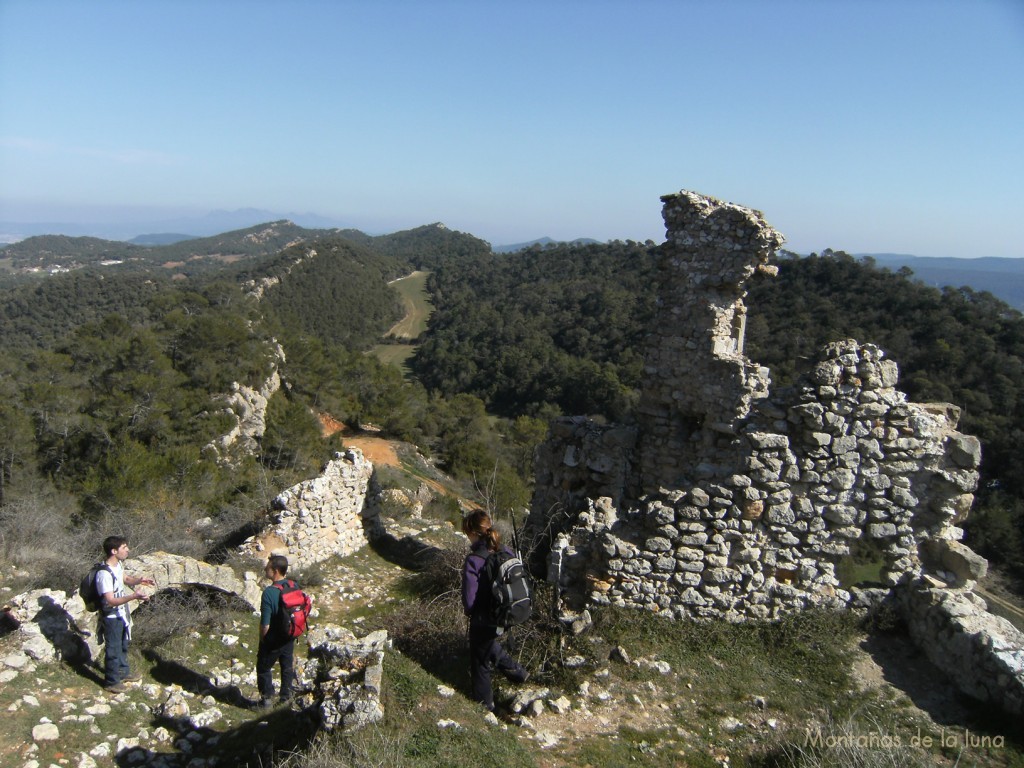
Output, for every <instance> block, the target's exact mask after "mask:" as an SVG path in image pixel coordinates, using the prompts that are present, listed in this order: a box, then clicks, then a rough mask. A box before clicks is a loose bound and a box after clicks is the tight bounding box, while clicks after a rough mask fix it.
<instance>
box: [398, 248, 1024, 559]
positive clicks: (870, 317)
mask: <svg viewBox="0 0 1024 768" xmlns="http://www.w3.org/2000/svg"><path fill="white" fill-rule="evenodd" d="M655 257H656V254H655V251H654V249H652V248H650V247H647V246H641V245H639V244H636V243H611V244H608V245H606V246H582V247H579V246H568V245H563V246H558V247H554V248H531V249H529V250H527V251H523V252H520V253H514V254H509V255H500V256H498V255H495V256H490V257H488V258H487V259H482V260H475V261H474V262H473V272H472V274H469V271H468V269H467V267H466V266H460V265H458V264H457V263H456V262H451V263H449V264H447V265H444V266H441V267H439V268H438V269H437V271H436V272H435V274H434V276H433V278H432V280H431V281H430V282H429V283H428V289H429V290H430V291H431V292H432V296H433V300H434V302H435V304H436V310H435V313H434V315H433V317H432V319H431V327H430V331H429V333H428V338H427V341H426V343H424V345H423V346H422V347H421V349H420V351H419V353H418V354H417V356H416V358H415V361H414V369H415V371H416V373H417V375H418V376H419V377H420V379H421V380H422V381H423V382H424V383H425V384H426V385H427V386H428V387H431V388H434V389H437V390H439V391H441V392H444V393H454V392H469V393H471V394H474V395H476V396H477V397H480V398H482V399H483V400H484V401H485V402H486V403H487V404H488V406H489V407H490V408H492V409H494V410H496V411H498V412H501V413H517V412H523V411H526V412H530V413H550V412H551V411H552V410H561V411H563V412H566V413H591V414H602V415H605V416H607V417H609V418H613V419H616V420H626V421H628V420H629V419H630V414H629V405H630V403H631V402H633V400H634V399H635V388H636V387H637V386H638V385H639V383H640V376H641V368H640V356H641V355H642V353H643V343H642V339H643V334H644V330H645V327H646V326H647V324H648V323H649V322H650V319H651V316H652V312H653V302H654V286H655V284H656V280H657V278H656V276H655V273H654V260H655ZM747 305H748V308H749V319H748V324H747V352H748V355H749V356H750V357H752V358H753V359H754V360H757V361H758V362H761V363H763V364H766V365H768V366H769V367H770V368H771V369H772V378H773V380H774V381H775V382H776V384H777V385H778V384H780V383H785V382H789V381H792V380H793V379H794V378H795V377H796V375H798V373H799V372H800V369H801V364H802V363H803V362H804V361H806V360H807V359H808V358H809V357H810V356H812V355H813V354H814V353H815V352H816V350H817V349H818V348H819V347H820V346H821V345H822V344H824V343H826V342H828V341H833V340H837V339H842V338H848V337H852V338H856V339H858V340H859V341H871V342H873V343H876V344H878V345H879V346H881V347H882V348H883V349H885V350H886V351H887V353H888V354H889V356H890V357H892V358H893V359H895V360H896V361H897V362H898V363H899V365H900V371H901V378H900V384H899V386H900V388H901V389H903V390H904V391H906V392H907V393H908V395H909V396H910V397H911V399H913V400H917V401H932V400H942V401H948V402H952V403H954V404H956V405H959V406H961V408H963V417H962V419H961V428H962V429H963V430H964V431H966V432H969V433H972V434H976V435H978V436H979V437H981V438H982V441H983V443H984V459H983V464H982V487H981V489H980V490H979V494H978V501H977V502H976V505H975V511H974V512H973V513H972V519H971V522H970V524H969V526H968V528H969V536H970V543H971V544H972V545H973V546H974V547H976V548H977V549H978V550H979V551H981V552H982V553H984V554H986V555H987V556H989V557H992V558H993V559H994V560H996V561H998V562H1002V563H1004V564H1006V565H1008V566H1013V567H1017V568H1020V567H1021V564H1024V501H1022V499H1024V472H1021V470H1020V465H1019V456H1020V455H1021V451H1022V449H1024V403H1022V402H1021V398H1020V397H1019V395H1018V393H1020V392H1022V391H1024V365H1022V360H1024V318H1022V316H1021V315H1020V314H1019V313H1018V312H1017V311H1015V310H1013V309H1011V308H1010V307H1008V306H1007V305H1006V304H1004V303H1003V302H1001V301H999V300H998V299H995V298H994V297H993V296H991V295H990V294H987V293H976V292H973V291H971V290H968V289H964V290H954V289H949V288H947V289H944V290H943V291H939V290H937V289H934V288H929V287H927V286H924V285H921V284H920V283H917V282H915V281H913V280H912V279H911V273H910V271H909V270H901V271H900V272H899V273H893V272H889V271H887V270H881V269H878V268H876V267H875V266H874V265H873V264H872V263H870V262H869V263H862V262H860V261H858V260H856V259H854V258H853V257H851V256H848V255H847V254H844V253H833V252H831V251H826V252H825V253H823V254H822V255H821V256H817V255H812V256H811V257H809V258H798V257H795V256H791V255H790V256H787V255H783V257H782V258H781V259H780V273H779V276H778V278H776V279H774V280H756V281H754V282H753V283H752V285H751V286H750V295H749V297H748V299H747Z"/></svg>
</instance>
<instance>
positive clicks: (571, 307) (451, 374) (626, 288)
mask: <svg viewBox="0 0 1024 768" xmlns="http://www.w3.org/2000/svg"><path fill="white" fill-rule="evenodd" d="M654 266H655V261H654V258H653V252H652V247H651V246H649V245H644V244H640V243H633V242H614V243H610V244H608V245H566V244H563V245H556V246H547V247H541V246H535V247H531V248H528V249H526V250H524V251H520V252H518V253H513V254H500V255H499V254H488V255H487V256H486V257H483V258H476V259H473V260H472V261H467V260H452V261H450V262H448V263H446V264H442V265H439V266H438V267H437V268H436V270H435V271H434V272H433V273H432V274H431V277H430V279H429V280H428V282H427V290H428V291H429V292H430V295H431V299H432V301H433V303H434V313H433V315H432V316H431V320H430V327H429V331H428V333H427V337H426V340H425V341H424V343H423V345H422V346H421V347H420V350H419V352H418V353H417V354H416V356H415V357H414V358H413V360H412V363H411V365H412V369H413V371H414V372H415V373H416V375H417V377H418V378H419V380H420V381H422V382H423V384H424V385H425V386H427V387H428V388H430V389H433V390H437V391H439V392H441V393H443V394H445V395H452V394H455V393H457V392H463V393H467V392H468V393H471V394H473V395H475V396H477V397H479V398H481V399H482V400H484V402H486V403H487V405H488V407H489V408H491V409H492V410H494V411H495V412H497V413H500V414H503V415H506V416H513V415H516V414H520V413H528V414H534V415H536V414H541V413H551V412H557V411H560V412H564V413H591V414H603V415H605V416H607V417H608V418H612V419H617V420H618V419H622V418H625V417H626V416H627V414H628V411H629V408H630V403H631V402H632V400H633V396H634V393H635V390H636V388H637V387H638V386H639V384H640V376H641V373H642V355H643V346H642V339H643V335H644V333H645V331H646V328H647V326H648V324H649V323H650V322H651V318H652V312H653V308H654V296H653V294H652V293H651V292H650V291H649V290H648V286H650V285H652V284H653V283H654V281H655V276H654Z"/></svg>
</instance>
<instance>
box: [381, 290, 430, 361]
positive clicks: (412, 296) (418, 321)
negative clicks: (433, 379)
mask: <svg viewBox="0 0 1024 768" xmlns="http://www.w3.org/2000/svg"><path fill="white" fill-rule="evenodd" d="M428 274H429V272H423V271H417V272H413V273H412V274H411V275H408V276H407V277H403V278H400V279H398V280H393V281H392V282H391V285H393V286H394V287H395V288H396V289H398V292H399V295H400V296H401V297H402V305H403V306H404V307H405V317H403V318H402V319H401V320H400V321H398V322H397V323H395V325H394V326H393V327H392V328H391V330H390V331H388V335H389V336H394V337H395V338H396V339H407V340H411V339H415V338H417V337H418V336H419V335H420V334H421V333H423V331H425V330H426V329H427V321H428V320H429V319H430V313H431V312H432V311H433V307H432V306H431V304H430V301H429V300H428V299H427V291H426V283H427V275H428ZM415 351H416V346H415V345H414V344H378V345H377V346H376V347H374V349H373V354H374V355H376V356H377V359H378V360H380V361H381V362H382V363H384V364H386V365H394V366H397V367H398V368H400V369H402V370H403V371H405V372H406V373H408V368H407V367H406V361H407V360H408V359H409V358H410V357H412V354H413V352H415Z"/></svg>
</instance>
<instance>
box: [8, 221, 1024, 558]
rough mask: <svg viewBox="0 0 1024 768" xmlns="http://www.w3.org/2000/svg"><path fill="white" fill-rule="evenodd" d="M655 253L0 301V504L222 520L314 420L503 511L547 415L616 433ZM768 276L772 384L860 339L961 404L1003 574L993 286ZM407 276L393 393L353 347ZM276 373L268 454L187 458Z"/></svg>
mask: <svg viewBox="0 0 1024 768" xmlns="http://www.w3.org/2000/svg"><path fill="white" fill-rule="evenodd" d="M266 229H267V227H264V228H263V230H261V231H265V230H266ZM250 234H252V233H250ZM194 243H195V241H192V242H191V243H189V244H188V245H190V246H193V245H194ZM152 250H159V249H157V248H154V249H152ZM314 252H315V254H316V256H315V257H312V256H311V254H312V253H314ZM657 253H658V248H657V246H655V245H654V244H653V243H650V242H648V243H643V244H641V243H635V242H612V243H608V244H603V245H602V244H559V245H548V246H539V245H538V246H532V247H530V248H527V249H525V250H523V251H519V252H516V253H510V254H495V253H492V252H491V251H490V250H489V248H488V246H487V244H486V243H485V242H484V241H482V240H479V239H477V238H474V237H472V236H471V235H466V234H463V233H458V232H453V231H451V230H448V229H446V228H444V227H443V226H439V225H430V226H426V227H419V228H416V229H412V230H408V231H405V232H399V233H394V234H392V235H387V236H380V237H370V236H366V235H362V234H361V233H355V232H353V231H344V232H337V233H332V234H330V235H326V236H322V237H309V239H304V240H303V241H302V242H300V243H295V244H292V245H290V246H288V247H286V248H283V249H279V250H277V251H275V252H274V253H273V254H270V255H266V256H253V257H250V258H247V259H245V260H243V261H240V262H238V263H235V264H220V265H219V266H218V267H217V268H216V269H211V271H210V272H209V273H203V272H200V273H196V274H194V275H192V276H191V277H189V278H188V279H186V280H181V279H172V278H171V276H170V275H167V274H166V273H163V272H161V271H160V270H156V271H148V270H143V271H135V270H124V271H108V270H105V269H102V268H96V267H86V268H82V269H80V270H76V271H74V272H71V273H68V274H59V275H51V276H47V277H45V278H41V279H38V280H35V281H32V282H31V283H29V284H27V285H8V286H7V287H5V288H3V289H2V290H0V334H2V336H3V338H4V341H5V344H4V348H3V350H2V352H0V387H2V393H3V395H4V397H3V399H2V403H0V426H2V427H3V428H2V429H0V443H2V444H0V467H2V472H0V477H2V482H3V493H4V495H5V497H6V498H8V499H10V498H11V497H12V494H14V495H15V496H17V495H18V494H19V493H26V492H27V493H29V494H30V495H31V494H32V493H34V492H35V491H36V490H37V489H38V488H41V487H46V488H52V489H54V490H56V491H59V492H61V493H65V494H68V497H69V498H70V499H72V500H73V502H74V503H73V506H75V507H77V508H79V509H80V510H82V511H83V512H82V513H88V514H91V515H94V516H95V515H98V514H107V513H110V512H112V511H114V510H120V511H121V512H125V510H132V509H136V508H137V506H139V505H144V504H146V503H148V502H149V501H150V500H152V499H154V498H163V499H168V500H170V499H173V500H174V505H175V506H176V507H179V508H182V509H189V510H192V513H194V514H196V515H201V514H206V513H209V512H210V511H213V510H218V511H220V512H223V510H226V509H233V508H235V509H237V508H238V507H239V505H241V506H244V502H243V501H241V499H243V498H248V494H250V493H251V491H252V489H253V488H255V487H257V486H259V487H266V483H267V482H270V483H271V485H276V484H279V483H283V482H286V481H287V480H290V479H292V478H294V477H298V476H301V475H302V474H303V473H308V472H309V471H311V470H313V469H314V468H315V467H316V466H317V465H318V464H319V462H320V461H322V460H323V458H325V457H326V456H328V455H329V453H330V451H331V450H332V445H331V443H330V442H325V441H323V440H322V439H321V438H320V436H319V428H318V425H317V421H316V419H317V414H318V413H323V412H326V413H329V414H331V416H332V417H333V418H336V419H338V420H340V421H342V422H345V423H350V424H353V425H359V424H363V423H372V424H375V425H377V426H379V427H381V428H383V430H384V434H385V436H388V437H393V438H395V439H400V440H406V441H409V442H412V443H415V444H416V445H418V446H419V447H420V449H421V450H422V451H423V452H424V453H426V454H429V455H432V456H434V457H436V459H437V461H438V462H439V463H440V465H441V466H442V467H444V468H445V469H446V470H448V471H449V472H451V473H453V474H454V475H455V476H457V477H461V478H463V479H465V480H466V481H467V482H469V483H470V484H473V483H479V482H480V480H481V478H485V477H491V478H492V479H493V480H494V481H495V483H496V484H497V485H498V486H500V488H501V494H503V498H504V499H505V500H507V501H509V502H510V503H511V502H514V503H516V504H523V503H525V502H526V500H527V498H528V495H529V483H530V477H531V467H530V458H529V457H530V455H531V451H532V446H533V445H535V444H536V442H537V441H538V440H540V439H541V437H542V435H543V432H544V428H545V423H546V420H547V418H549V417H550V416H551V415H554V414H558V413H566V414H589V415H592V416H596V417H603V418H606V419H609V420H614V421H623V422H629V421H630V420H631V419H632V408H633V406H634V404H635V402H636V398H637V393H638V389H639V387H640V385H641V382H642V376H643V370H642V355H643V351H644V334H645V332H646V329H647V328H648V327H649V325H650V323H651V322H652V318H653V316H654V299H655V296H654V291H653V290H652V286H654V285H655V284H656V282H657V279H658V278H657V274H656V270H655V265H656V259H657ZM779 266H780V274H779V276H778V278H777V279H775V280H757V281H755V282H754V283H753V284H752V285H751V287H750V295H749V297H748V302H747V303H748V306H749V318H748V326H747V345H748V346H747V349H748V354H749V355H750V356H751V357H752V358H753V359H755V360H757V361H759V362H761V363H764V364H766V365H768V366H770V368H771V369H772V375H773V379H774V381H775V382H776V385H783V384H785V383H787V382H791V381H793V380H794V379H795V377H796V376H797V375H798V374H799V372H800V370H801V363H802V361H804V360H806V359H807V358H808V357H810V356H811V355H812V354H814V352H815V350H816V349H817V348H819V347H820V346H821V345H822V344H824V343H825V342H827V341H830V340H835V339H840V338H846V337H854V338H857V339H858V340H861V341H872V342H874V343H876V344H878V345H880V346H881V347H882V348H883V349H885V350H886V351H887V353H888V354H889V355H890V357H892V358H893V359H895V360H896V361H897V362H898V363H899V364H900V369H901V382H900V387H901V388H902V389H904V390H905V391H906V392H907V393H908V395H909V396H910V397H911V398H912V399H914V400H917V401H931V400H944V401H949V402H952V403H955V404H957V405H959V406H960V407H961V408H962V409H963V417H962V420H961V426H962V429H963V430H964V431H966V432H969V433H973V434H977V435H978V436H979V437H981V438H982V440H983V443H984V459H983V464H982V478H983V482H982V488H981V489H980V491H979V493H978V500H977V502H976V507H975V512H974V513H973V515H972V519H971V522H970V523H969V537H970V543H971V545H972V546H974V547H975V548H977V549H978V550H979V551H981V552H982V553H984V554H985V555H987V556H989V557H991V558H992V559H993V560H995V561H997V562H1002V563H1005V564H1008V565H1014V564H1018V567H1019V564H1020V563H1021V562H1024V536H1022V521H1024V475H1022V474H1021V472H1020V471H1019V468H1018V463H1017V461H1016V457H1017V456H1018V455H1019V453H1020V449H1021V448H1022V447H1024V446H1022V445H1021V443H1022V441H1024V404H1022V403H1021V402H1020V398H1019V396H1018V393H1019V392H1021V391H1024V366H1022V363H1021V361H1022V359H1024V320H1022V318H1021V315H1020V314H1019V313H1017V312H1016V311H1014V310H1012V309H1010V308H1009V307H1007V306H1006V305H1005V304H1003V303H1002V302H1000V301H998V300H997V299H995V298H994V297H992V296H991V295H990V294H987V293H978V292H975V291H971V290H969V289H960V290H954V289H948V288H947V289H944V290H942V291H939V290H937V289H934V288H929V287H926V286H923V285H921V284H918V283H915V282H914V281H913V280H912V279H911V277H912V275H911V273H910V272H909V270H901V271H899V272H897V273H893V272H890V271H887V270H882V269H878V268H876V267H875V266H874V265H873V264H871V263H862V262H860V261H858V260H857V259H854V258H852V257H850V256H847V255H846V254H843V253H833V252H831V251H825V252H824V253H822V254H821V255H820V256H817V255H812V256H811V257H808V258H798V257H795V256H792V255H785V254H784V255H783V256H782V257H781V258H780V260H779ZM413 268H428V269H430V270H431V275H430V278H429V280H428V284H427V289H428V292H429V293H430V296H431V299H432V301H433V303H434V307H435V311H434V313H433V315H432V317H431V320H430V324H429V327H428V330H427V332H426V333H425V334H424V336H423V339H422V340H421V341H422V344H421V346H420V348H419V350H418V352H417V354H416V356H415V358H414V359H413V360H412V362H411V368H412V370H413V373H414V376H413V377H412V378H411V379H406V378H404V377H403V376H402V374H401V372H400V371H398V370H397V369H396V368H392V367H388V366H385V365H382V364H380V363H379V362H378V361H377V360H375V359H374V358H373V357H372V356H369V355H367V354H365V351H366V350H367V349H369V348H370V347H371V346H372V345H373V344H374V343H376V342H377V341H379V340H380V338H381V337H382V335H383V334H384V333H385V332H386V330H387V328H389V327H390V326H391V324H392V323H393V322H394V321H395V320H396V319H397V317H398V315H399V314H400V308H399V301H398V297H397V296H396V294H395V292H394V291H393V289H391V288H390V287H389V286H388V282H389V281H390V280H393V279H395V278H396V277H398V276H400V275H402V274H406V273H407V272H409V271H411V270H412V269H413ZM256 284H262V285H264V286H265V287H264V290H263V291H262V298H257V295H256V294H255V293H253V287H254V286H255V285H256ZM278 344H280V345H281V347H282V348H283V351H284V360H283V361H281V360H278V359H277V357H276V356H277V352H276V347H277V345H278ZM272 365H276V366H277V367H278V368H279V370H280V372H281V375H282V377H283V378H284V380H285V383H286V386H285V387H283V388H282V390H281V392H280V393H279V394H277V395H275V396H274V397H273V398H272V400H271V403H270V421H269V424H268V428H267V433H266V435H265V437H264V441H263V448H264V449H265V450H264V451H263V452H262V453H261V454H260V455H258V456H255V457H253V461H252V463H251V464H250V465H248V467H249V468H248V469H246V468H245V467H242V468H241V469H236V470H235V471H234V472H225V471H224V470H222V469H221V468H218V467H217V466H216V465H215V463H213V462H211V461H209V460H208V459H207V458H206V457H205V456H204V454H203V446H204V445H206V443H208V442H209V441H210V440H211V439H213V438H214V437H216V436H217V435H219V434H222V433H223V432H222V430H223V429H224V428H225V425H226V424H227V421H225V418H224V415H223V414H221V413H220V412H219V410H218V406H217V400H216V398H217V397H218V396H219V395H221V394H223V393H225V392H227V391H229V390H230V388H231V387H232V386H233V383H234V382H239V383H242V384H247V385H249V386H259V384H260V383H261V381H262V380H263V378H264V377H265V376H266V375H267V373H268V371H269V370H270V369H271V366H272ZM496 417H497V418H496ZM267 471H270V472H271V475H267V474H266V472H267ZM197 473H198V475H197ZM199 476H202V477H203V478H205V479H204V480H202V481H201V482H199V481H198V480H197V479H196V478H197V477H199ZM39 479H41V480H42V481H43V482H42V484H40V483H39V482H37V481H38V480H39Z"/></svg>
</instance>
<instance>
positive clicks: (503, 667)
mask: <svg viewBox="0 0 1024 768" xmlns="http://www.w3.org/2000/svg"><path fill="white" fill-rule="evenodd" d="M494 669H497V670H498V671H499V672H501V673H502V674H503V675H504V676H505V677H507V678H508V679H509V680H511V681H512V682H514V683H521V682H523V681H524V680H525V679H526V670H525V669H523V667H522V666H520V664H519V663H518V662H517V661H516V660H515V659H513V658H512V657H511V656H509V655H508V653H507V652H506V651H505V649H504V647H502V645H501V643H499V642H498V633H497V630H496V629H495V628H494V627H488V626H476V627H475V626H473V625H470V627H469V675H470V678H471V682H472V686H473V700H474V701H479V702H480V703H481V704H483V705H484V706H485V707H486V708H487V709H488V710H489V711H491V712H493V711H494V691H493V690H492V689H491V672H492V671H493V670H494Z"/></svg>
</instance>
